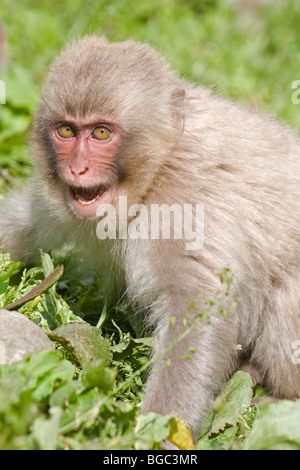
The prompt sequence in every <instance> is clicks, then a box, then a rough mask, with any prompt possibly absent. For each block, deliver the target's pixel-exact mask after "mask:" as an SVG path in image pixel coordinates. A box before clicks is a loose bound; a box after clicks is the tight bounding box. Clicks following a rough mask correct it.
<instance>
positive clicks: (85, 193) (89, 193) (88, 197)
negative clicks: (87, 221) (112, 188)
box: [73, 186, 106, 204]
mask: <svg viewBox="0 0 300 470" xmlns="http://www.w3.org/2000/svg"><path fill="white" fill-rule="evenodd" d="M105 190H106V188H105V186H100V187H99V188H95V189H85V188H76V189H74V190H73V194H74V196H75V197H76V199H77V201H79V202H80V203H81V204H92V203H93V202H95V201H97V199H99V197H100V196H102V195H103V193H104V192H105Z"/></svg>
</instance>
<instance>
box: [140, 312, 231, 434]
mask: <svg viewBox="0 0 300 470" xmlns="http://www.w3.org/2000/svg"><path fill="white" fill-rule="evenodd" d="M177 320H178V319H177ZM210 321H211V323H210V325H206V326H203V327H202V325H201V326H200V328H199V327H197V328H195V329H194V330H192V331H191V332H190V333H189V334H188V335H187V336H186V337H185V338H184V339H183V340H181V341H180V342H179V343H178V344H176V345H175V346H173V347H172V348H171V349H170V350H169V351H167V352H166V353H165V354H163V355H162V357H160V358H159V359H158V360H157V361H156V362H155V364H154V367H153V370H152V373H151V374H150V377H149V380H148V384H147V390H146V396H145V401H144V404H143V408H142V412H143V413H144V414H145V413H147V412H149V411H155V412H157V413H160V414H169V413H171V412H173V411H176V412H178V414H179V416H180V417H181V418H182V419H183V420H184V421H185V422H186V423H187V425H188V426H189V428H190V429H191V431H192V434H193V438H194V439H196V438H197V435H198V432H199V429H200V427H201V425H203V422H204V418H205V415H206V413H207V411H208V410H209V407H210V406H211V405H212V403H213V400H214V396H215V393H216V392H217V391H218V390H219V389H220V387H221V386H222V385H223V384H224V382H225V381H226V379H228V376H229V374H230V372H231V370H232V362H233V357H234V355H235V353H234V345H235V344H236V336H237V334H236V331H235V327H234V325H233V322H232V321H230V319H229V318H221V317H217V316H216V317H212V318H211V319H210ZM178 322H179V320H178ZM158 334H159V337H158V339H157V344H156V346H155V348H154V356H155V355H156V354H161V353H162V352H163V351H164V350H165V349H166V348H167V347H168V346H169V345H170V344H172V343H174V342H175V343H176V338H178V335H179V332H178V328H176V327H175V326H174V325H172V324H170V323H169V324H168V323H167V322H165V324H164V325H163V326H162V325H160V327H159V328H158Z"/></svg>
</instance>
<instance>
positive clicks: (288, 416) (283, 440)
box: [243, 400, 300, 450]
mask: <svg viewBox="0 0 300 470" xmlns="http://www.w3.org/2000/svg"><path fill="white" fill-rule="evenodd" d="M261 413H262V415H261V417H260V418H258V419H257V420H256V421H255V422H254V425H253V429H252V431H251V433H250V434H249V435H248V436H247V438H246V440H245V443H244V447H243V449H245V450H254V449H255V450H300V424H299V423H300V400H296V401H288V400H281V401H279V402H278V403H266V404H265V405H263V407H262V411H261Z"/></svg>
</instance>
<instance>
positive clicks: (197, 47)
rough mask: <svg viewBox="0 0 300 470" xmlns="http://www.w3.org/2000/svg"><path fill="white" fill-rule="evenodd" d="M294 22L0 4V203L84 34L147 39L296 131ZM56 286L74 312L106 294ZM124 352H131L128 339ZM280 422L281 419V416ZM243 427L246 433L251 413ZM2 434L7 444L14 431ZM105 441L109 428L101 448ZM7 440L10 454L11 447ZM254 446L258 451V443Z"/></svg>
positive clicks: (183, 68)
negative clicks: (53, 71)
mask: <svg viewBox="0 0 300 470" xmlns="http://www.w3.org/2000/svg"><path fill="white" fill-rule="evenodd" d="M299 20H300V2H299V1H298V0H285V1H284V0H277V1H276V0H274V1H273V2H271V1H268V0H253V1H251V0H244V1H242V0H211V1H209V0H142V1H140V2H137V1H136V0H135V1H134V0H111V1H107V0H106V1H103V0H97V1H96V0H84V1H83V0H66V1H64V2H61V1H59V0H52V1H51V2H50V1H48V0H47V1H43V2H41V1H36V0H22V1H21V0H13V1H11V0H0V24H2V26H3V27H4V31H5V38H6V46H5V66H4V68H3V69H2V70H1V72H0V79H1V80H3V81H4V82H5V84H6V91H7V98H6V104H1V105H0V193H2V194H1V195H0V197H3V194H4V193H5V192H6V191H7V190H8V189H10V188H14V187H17V186H18V185H20V184H21V183H23V182H24V181H25V180H26V178H27V177H28V176H29V175H30V172H31V166H30V160H29V155H28V150H27V146H26V129H27V128H28V125H29V123H30V118H31V115H32V113H33V111H34V108H35V105H36V102H37V100H38V97H39V94H40V90H41V87H42V84H43V80H44V78H45V76H46V74H47V70H48V66H49V64H50V63H51V61H52V60H53V59H54V57H55V56H56V55H57V54H58V53H59V51H60V49H61V47H63V45H64V44H65V43H66V42H68V41H70V40H72V39H74V38H78V37H80V36H82V35H84V34H91V33H95V34H99V35H103V34H104V35H106V36H107V37H108V38H109V39H110V40H112V41H114V40H118V41H121V40H125V39H128V38H134V39H136V40H141V41H146V42H148V43H149V44H151V45H153V46H154V47H155V48H156V49H157V50H158V51H159V52H160V53H162V54H163V55H164V56H165V57H166V59H167V60H168V61H169V62H170V64H171V65H172V67H173V68H174V69H176V70H177V71H178V73H179V74H180V75H181V76H183V77H185V78H186V79H188V80H192V81H195V82H196V83H199V84H204V85H213V86H214V87H215V90H216V91H217V92H218V93H220V94H222V95H224V96H228V97H231V98H234V99H236V100H239V101H240V102H242V103H245V104H247V105H250V106H258V107H260V108H262V109H264V110H267V111H269V112H271V113H273V114H275V115H276V116H277V117H278V118H279V119H282V120H285V121H287V122H288V123H289V124H290V125H291V126H293V127H296V128H298V129H299V130H300V105H298V106H297V105H296V104H293V103H292V100H291V97H292V93H293V92H294V91H295V90H293V89H292V88H291V85H292V82H294V81H295V80H299V79H300V34H299ZM60 287H61V292H63V293H65V294H66V298H67V300H68V301H69V302H71V304H72V303H74V305H75V304H76V305H77V307H75V309H76V308H77V309H78V310H81V312H79V313H82V312H83V311H86V309H87V308H88V309H90V310H91V311H92V312H93V306H92V305H91V304H93V299H94V302H98V300H99V298H100V300H101V301H102V304H105V302H106V296H105V295H104V294H103V293H102V292H100V294H99V290H98V289H97V290H96V289H95V285H90V284H89V283H88V282H85V284H80V283H79V284H74V283H73V284H72V289H71V292H70V284H68V282H67V281H65V290H64V288H63V285H61V286H60ZM96 287H98V286H96ZM102 294H103V295H102ZM73 297H74V298H73ZM72 308H73V305H72ZM125 310H126V309H125ZM76 313H77V311H76ZM122 334H123V333H122V332H121V333H120V337H121V336H122ZM130 344H131V348H133V346H132V340H131V343H130ZM115 347H117V346H115ZM135 347H136V346H135ZM131 356H132V354H131ZM119 367H120V368H121V367H123V368H124V369H125V368H126V367H127V365H126V363H125V366H121V365H120V366H119ZM130 373H131V369H130ZM7 394H8V396H9V389H8V392H7ZM127 398H128V396H127ZM20 403H23V402H22V400H21V399H20ZM28 406H29V405H28ZM284 406H285V405H283V407H284ZM298 408H299V406H298ZM298 408H297V410H298ZM282 409H283V410H284V408H282ZM299 410H300V408H299ZM299 410H298V413H299ZM0 411H1V410H0ZM41 412H42V413H44V412H45V410H44V408H43V409H42V411H41ZM3 413H8V414H9V411H7V410H4V411H3ZM230 413H231V415H232V413H233V412H232V411H230ZM8 414H7V415H6V414H5V416H8ZM280 414H281V416H284V415H286V416H289V415H288V413H287V412H285V411H284V412H280ZM292 415H295V411H294V410H292V411H291V416H292ZM10 416H11V415H10ZM105 416H106V415H105ZM112 416H113V418H114V419H115V421H116V422H117V419H116V418H115V417H116V416H117V414H116V413H115V412H112ZM271 418H272V414H271V417H268V416H267V418H266V427H262V428H261V429H263V434H264V435H266V433H267V432H269V431H266V430H268V428H270V429H271V428H272V425H271V424H269V423H271V422H272V421H271ZM45 419H46V418H45ZM105 419H107V418H105ZM128 419H129V418H128ZM234 419H235V418H234ZM234 419H233V421H234ZM245 419H246V418H245V416H243V420H244V421H245ZM20 420H22V416H21V415H20ZM246 421H247V420H246ZM250 421H251V426H252V415H251V419H250ZM234 422H235V421H234ZM246 424H247V423H246ZM287 424H288V423H287ZM247 425H248V427H249V426H250V424H247ZM28 426H31V427H32V425H31V424H30V425H28ZM239 426H240V424H239ZM246 427H247V426H246ZM107 428H109V426H108V425H107ZM219 428H220V429H221V428H222V426H221V427H220V426H219ZM219 428H217V429H219ZM0 429H1V423H0ZM118 429H119V428H118ZM222 429H223V428H222ZM230 429H231V431H230ZM240 429H241V428H240V427H239V428H238V431H237V430H236V429H235V431H234V432H235V433H236V434H234V435H236V436H237V435H238V434H239V433H240V432H241V431H240ZM272 429H273V428H272ZM286 429H287V430H288V429H289V428H288V427H287V428H286ZM295 429H296V431H297V433H298V434H297V438H296V439H295V442H296V444H295V446H296V448H300V436H299V433H300V426H299V425H298V427H297V426H296V428H295ZM229 431H230V432H232V428H229ZM10 432H12V436H13V437H14V435H15V434H14V431H10ZM26 432H27V431H26ZM97 432H100V431H98V428H97ZM101 432H104V431H101ZM118 432H119V431H118ZM218 432H219V431H218ZM288 432H289V430H288V431H287V435H288ZM57 433H58V431H57ZM116 433H117V431H116ZM226 433H227V434H226ZM280 433H281V429H280V430H279V431H278V435H279V436H280V435H281V434H280ZM36 434H37V435H38V433H36ZM58 434H59V433H58ZM58 434H57V436H58ZM87 434H88V433H87ZM225 434H226V435H225ZM229 434H230V433H229ZM229 434H228V429H227V430H226V429H225V431H224V433H223V434H221V435H220V436H219V441H218V442H217V441H216V442H217V443H216V444H214V441H213V440H210V441H207V442H208V443H206V444H207V446H208V448H212V447H211V446H213V445H216V446H217V447H220V446H222V445H223V444H222V442H226V443H227V444H226V446H227V447H226V448H230V447H232V444H231V438H232V436H231V435H229ZM111 435H112V431H111V426H110V429H109V430H108V434H107V436H109V437H107V439H108V444H107V445H108V446H109V445H111V441H110V440H109V439H111ZM254 435H255V434H254ZM256 435H259V434H256ZM105 436H106V434H105ZM13 437H12V438H13ZM73 438H74V439H75V437H74V436H73ZM57 439H58V437H57ZM76 439H77V436H76ZM103 439H104V438H103V436H102V437H101V440H102V442H103ZM133 439H134V438H133V437H132V441H130V445H132V444H131V442H133ZM222 439H223V441H222ZM278 439H279V441H278V446H279V447H278V448H283V447H284V445H283V444H282V437H279V438H278ZM7 442H8V443H6V444H5V445H7V446H8V447H9V446H14V445H15V444H11V442H14V441H10V440H8V441H7ZM70 442H71V441H70ZM70 442H69V443H68V445H70V446H71V444H70ZM76 442H77V441H76ZM234 442H235V444H234V445H235V446H238V444H237V442H236V441H234ZM206 444H203V443H202V444H201V445H202V447H203V446H204V447H205V445H206ZM28 445H29V446H30V445H31V443H30V444H28ZM55 445H56V444H55ZM76 445H77V444H76ZM76 445H75V444H73V446H74V447H76ZM122 445H123V446H124V442H123V441H122ZM253 445H254V444H253ZM272 445H274V444H272ZM276 445H277V444H276ZM233 447H234V446H233ZM254 447H255V448H259V443H258V444H256V443H255V445H254ZM0 448H1V443H0Z"/></svg>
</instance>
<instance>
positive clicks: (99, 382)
mask: <svg viewBox="0 0 300 470" xmlns="http://www.w3.org/2000/svg"><path fill="white" fill-rule="evenodd" d="M116 375H117V369H114V368H111V367H105V362H104V360H103V359H98V360H97V361H94V362H92V363H91V364H87V365H86V366H85V368H84V370H83V371H82V373H81V382H82V385H83V387H84V389H89V388H93V387H98V388H99V389H100V390H102V391H103V392H108V391H110V390H112V389H113V385H114V382H115V380H116Z"/></svg>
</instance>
